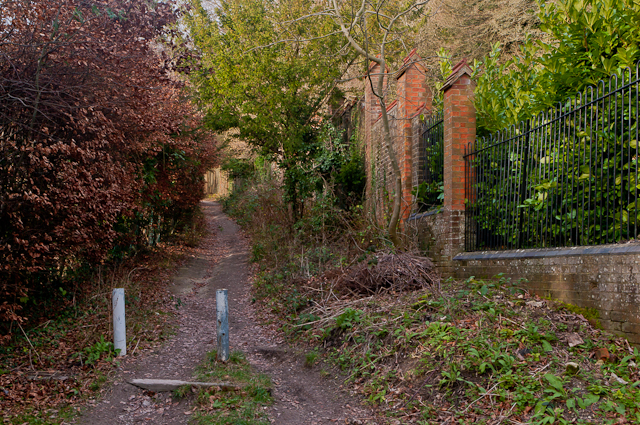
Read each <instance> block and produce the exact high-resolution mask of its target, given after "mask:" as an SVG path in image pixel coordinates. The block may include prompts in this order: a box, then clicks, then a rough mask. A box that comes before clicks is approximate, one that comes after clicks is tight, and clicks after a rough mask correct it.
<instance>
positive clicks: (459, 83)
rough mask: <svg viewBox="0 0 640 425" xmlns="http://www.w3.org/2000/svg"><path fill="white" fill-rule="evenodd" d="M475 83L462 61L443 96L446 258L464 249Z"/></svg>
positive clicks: (452, 75) (473, 132) (445, 87)
mask: <svg viewBox="0 0 640 425" xmlns="http://www.w3.org/2000/svg"><path fill="white" fill-rule="evenodd" d="M474 88H475V84H474V82H473V81H471V69H470V68H469V66H468V65H467V61H466V60H464V59H463V60H461V61H460V62H459V63H458V64H457V65H456V66H455V67H454V68H453V71H452V73H451V75H450V76H449V77H448V78H447V81H446V82H445V84H444V86H443V87H442V89H441V90H442V92H443V93H444V218H445V220H446V222H447V229H446V231H445V234H446V238H447V241H446V248H445V251H446V252H445V255H447V256H450V257H453V256H454V255H456V254H457V253H459V252H462V251H463V250H464V225H465V223H464V219H465V216H464V212H465V202H464V201H465V163H464V158H463V155H464V149H465V147H466V146H467V145H468V144H470V143H473V142H474V141H475V138H476V110H475V107H474V105H473V91H474Z"/></svg>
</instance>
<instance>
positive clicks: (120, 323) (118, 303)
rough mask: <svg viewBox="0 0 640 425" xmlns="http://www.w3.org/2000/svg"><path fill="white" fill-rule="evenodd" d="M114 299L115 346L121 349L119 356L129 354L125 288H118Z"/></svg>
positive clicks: (115, 290) (114, 291)
mask: <svg viewBox="0 0 640 425" xmlns="http://www.w3.org/2000/svg"><path fill="white" fill-rule="evenodd" d="M112 301H113V348H115V349H116V350H120V352H119V353H118V355H119V356H125V355H126V354H127V326H126V323H125V318H124V288H116V289H114V290H113V294H112Z"/></svg>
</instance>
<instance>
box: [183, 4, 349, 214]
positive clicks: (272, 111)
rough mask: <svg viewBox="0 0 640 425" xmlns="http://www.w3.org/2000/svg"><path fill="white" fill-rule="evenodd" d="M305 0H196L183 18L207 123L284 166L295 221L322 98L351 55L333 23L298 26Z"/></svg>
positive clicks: (304, 190)
mask: <svg viewBox="0 0 640 425" xmlns="http://www.w3.org/2000/svg"><path fill="white" fill-rule="evenodd" d="M309 7H311V8H313V9H314V10H316V9H317V10H318V11H320V10H321V9H319V8H318V7H316V6H313V5H311V6H309V5H308V3H307V2H304V1H302V0H284V1H280V2H271V1H263V0H223V1H221V2H220V3H219V4H218V5H217V6H216V7H215V8H213V10H207V9H206V8H205V7H204V6H203V4H202V3H201V1H200V0H194V1H193V3H192V5H191V10H190V12H189V13H188V14H187V15H186V17H185V20H184V22H185V24H186V26H187V28H188V29H189V36H190V41H191V42H192V43H193V47H194V48H195V55H194V56H193V57H192V61H191V62H190V63H189V64H188V69H189V73H190V78H191V81H192V86H193V88H194V98H195V99H196V102H197V103H198V104H199V106H200V107H201V108H202V109H203V110H204V111H205V113H206V115H205V117H206V118H205V119H206V122H207V124H208V126H209V128H211V129H214V130H217V131H223V130H231V129H233V130H235V132H232V133H231V134H232V135H233V136H234V137H237V138H238V139H241V140H244V141H246V142H248V143H249V144H250V145H251V146H252V147H253V148H254V149H255V150H256V151H257V152H258V153H259V154H261V155H263V156H265V157H267V158H269V159H271V160H272V161H274V162H276V163H277V164H278V165H279V167H280V168H281V169H283V171H284V179H285V182H284V183H285V189H286V195H287V198H288V201H289V202H290V203H291V204H292V206H293V210H294V219H295V218H297V217H299V216H300V208H301V206H302V205H303V204H302V202H301V201H302V199H303V198H304V197H305V196H307V195H308V194H310V193H311V187H309V185H308V184H309V181H308V179H306V178H305V174H304V173H303V171H302V168H301V167H300V165H301V164H303V163H305V162H306V161H308V159H309V158H311V157H312V156H313V154H314V151H315V150H316V149H317V147H318V140H317V134H318V130H319V125H318V124H319V117H320V115H321V110H322V107H323V101H324V100H325V99H326V98H327V96H328V95H329V94H330V93H331V90H332V89H333V88H334V86H335V81H336V79H337V78H338V77H339V76H340V75H341V73H342V72H343V70H344V69H345V63H347V62H348V54H345V52H344V51H343V50H342V49H341V47H342V45H341V43H342V40H341V38H340V37H339V36H338V33H337V28H336V27H335V25H334V24H333V23H331V22H328V21H315V22H313V24H311V25H301V24H299V23H298V24H296V21H295V20H294V16H295V15H296V14H299V13H300V12H301V11H302V10H305V11H308V8H309Z"/></svg>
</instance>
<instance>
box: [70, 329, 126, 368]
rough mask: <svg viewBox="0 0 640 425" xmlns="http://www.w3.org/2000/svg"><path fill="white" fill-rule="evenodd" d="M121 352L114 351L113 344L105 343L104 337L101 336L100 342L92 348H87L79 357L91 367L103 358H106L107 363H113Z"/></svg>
mask: <svg viewBox="0 0 640 425" xmlns="http://www.w3.org/2000/svg"><path fill="white" fill-rule="evenodd" d="M119 351H120V350H115V349H114V347H113V342H111V341H105V340H104V336H101V337H100V341H97V342H96V343H95V344H93V345H92V346H89V347H86V348H85V349H84V351H83V352H82V353H78V357H80V358H81V359H82V360H83V361H84V363H86V364H89V365H91V364H94V363H96V362H97V361H98V360H100V359H101V358H102V357H103V356H106V360H107V361H111V359H112V358H113V357H115V356H116V355H117V354H118V352H119Z"/></svg>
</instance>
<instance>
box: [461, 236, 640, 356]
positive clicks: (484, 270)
mask: <svg viewBox="0 0 640 425" xmlns="http://www.w3.org/2000/svg"><path fill="white" fill-rule="evenodd" d="M639 254H640V244H627V245H601V246H591V247H577V248H553V249H527V250H514V251H500V252H469V253H463V254H459V255H458V256H456V257H454V261H453V263H454V264H453V270H454V273H453V275H455V276H456V277H460V278H467V277H469V276H478V277H483V278H485V277H487V278H488V277H492V276H495V275H497V274H498V273H504V275H505V276H506V277H509V278H511V279H512V281H514V282H517V281H518V280H519V279H526V280H527V281H526V282H525V283H523V286H524V287H526V288H528V289H529V290H531V291H533V292H534V293H536V294H539V295H540V296H543V297H550V298H552V299H558V300H561V301H564V302H566V303H570V304H574V305H577V306H580V307H585V308H594V309H596V310H597V311H598V312H599V315H600V322H601V324H602V326H603V327H604V328H605V329H607V330H610V331H613V332H617V333H623V334H624V335H625V336H626V337H627V338H629V341H631V342H632V343H634V344H640V264H639V261H640V256H639Z"/></svg>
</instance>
